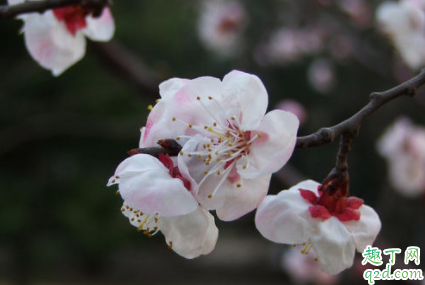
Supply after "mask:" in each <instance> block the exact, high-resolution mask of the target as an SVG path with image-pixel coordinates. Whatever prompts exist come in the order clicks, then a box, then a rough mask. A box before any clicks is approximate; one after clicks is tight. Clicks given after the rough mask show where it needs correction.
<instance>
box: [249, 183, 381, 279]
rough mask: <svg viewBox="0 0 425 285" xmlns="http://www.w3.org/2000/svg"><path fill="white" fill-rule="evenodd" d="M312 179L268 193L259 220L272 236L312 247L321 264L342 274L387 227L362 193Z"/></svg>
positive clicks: (264, 232)
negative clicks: (349, 194)
mask: <svg viewBox="0 0 425 285" xmlns="http://www.w3.org/2000/svg"><path fill="white" fill-rule="evenodd" d="M324 188H325V187H322V186H321V185H320V184H319V183H317V182H315V181H312V180H306V181H303V182H300V183H299V184H297V185H295V186H293V187H291V188H290V189H289V190H284V191H281V192H280V193H279V194H277V195H269V196H267V197H266V198H265V199H264V200H263V202H262V203H261V204H260V206H259V207H258V209H257V214H256V216H255V224H256V226H257V229H258V230H259V232H260V233H261V234H262V235H263V236H264V237H265V238H267V239H269V240H271V241H273V242H277V243H284V244H303V245H304V249H303V250H302V253H308V252H309V250H310V248H311V247H312V248H313V249H314V251H315V253H316V254H317V258H318V264H319V266H320V268H321V269H322V270H323V271H324V272H326V273H328V274H337V273H340V272H341V271H343V270H345V269H346V268H349V267H351V266H352V265H353V260H354V255H355V251H356V249H357V251H359V252H362V251H363V250H364V248H365V247H366V246H367V245H371V244H372V243H373V242H374V240H375V238H376V236H377V235H378V233H379V231H380V229H381V221H380V219H379V217H378V215H377V214H376V212H375V211H374V210H373V209H372V208H371V207H369V206H366V205H363V200H361V199H359V198H357V197H346V196H344V194H343V193H340V189H339V188H336V190H335V191H333V192H329V191H328V188H327V187H326V188H325V189H324Z"/></svg>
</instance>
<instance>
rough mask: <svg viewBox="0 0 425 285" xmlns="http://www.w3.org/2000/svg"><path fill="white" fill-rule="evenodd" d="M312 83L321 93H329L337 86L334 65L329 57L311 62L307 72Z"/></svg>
mask: <svg viewBox="0 0 425 285" xmlns="http://www.w3.org/2000/svg"><path fill="white" fill-rule="evenodd" d="M307 78H308V81H309V82H310V85H311V86H312V87H313V88H314V89H316V90H317V91H319V92H320V93H328V92H330V91H332V89H333V88H334V86H335V72H334V68H333V65H332V64H331V62H330V61H329V60H327V59H323V58H319V59H316V60H315V61H313V62H312V63H311V64H310V67H309V69H308V73H307Z"/></svg>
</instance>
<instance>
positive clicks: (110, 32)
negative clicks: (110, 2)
mask: <svg viewBox="0 0 425 285" xmlns="http://www.w3.org/2000/svg"><path fill="white" fill-rule="evenodd" d="M86 21H87V27H86V28H85V29H84V30H82V32H83V33H84V34H85V35H86V36H87V37H88V38H89V39H91V40H93V41H98V42H107V41H110V40H111V39H112V37H113V36H114V33H115V23H114V18H113V17H112V14H111V11H110V10H109V8H107V7H106V8H104V9H103V12H102V15H101V16H100V17H98V18H94V17H92V16H88V17H87V18H86Z"/></svg>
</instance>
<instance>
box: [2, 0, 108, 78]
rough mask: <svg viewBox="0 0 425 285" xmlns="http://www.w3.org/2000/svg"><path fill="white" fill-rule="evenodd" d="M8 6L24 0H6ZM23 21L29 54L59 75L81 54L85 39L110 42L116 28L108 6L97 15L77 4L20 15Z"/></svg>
mask: <svg viewBox="0 0 425 285" xmlns="http://www.w3.org/2000/svg"><path fill="white" fill-rule="evenodd" d="M8 1H9V4H10V5H15V4H19V3H22V2H24V0H8ZM19 18H20V19H22V20H23V21H24V27H23V32H24V38H25V44H26V46H27V49H28V51H29V53H30V55H31V56H32V57H33V58H34V59H35V60H36V61H37V62H38V63H39V64H40V65H41V66H42V67H44V68H46V69H49V70H51V71H52V73H53V75H54V76H59V75H60V74H62V73H63V72H64V71H65V70H66V69H68V68H69V67H70V66H72V65H73V64H75V63H76V62H78V61H79V60H81V59H82V58H83V57H84V54H85V51H86V39H85V37H88V38H89V39H91V40H93V41H101V42H106V41H109V40H110V39H111V38H112V36H113V34H114V30H115V24H114V19H113V17H112V15H111V12H110V10H109V8H104V10H103V13H102V14H101V16H100V17H99V18H94V17H93V16H91V15H90V13H89V11H87V10H86V9H85V8H83V7H80V6H69V7H65V8H57V9H53V10H48V11H46V12H44V13H43V14H38V13H30V14H25V15H22V16H20V17H19Z"/></svg>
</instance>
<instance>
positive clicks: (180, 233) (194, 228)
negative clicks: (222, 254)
mask: <svg viewBox="0 0 425 285" xmlns="http://www.w3.org/2000/svg"><path fill="white" fill-rule="evenodd" d="M160 223H161V224H160V229H161V231H162V233H163V234H164V236H165V239H166V242H167V244H169V245H170V242H171V243H172V249H173V250H174V251H175V252H176V253H178V254H179V255H181V256H183V257H185V258H189V259H191V258H195V257H198V256H200V255H201V254H208V253H210V252H211V251H212V250H213V249H214V247H215V244H216V242H217V238H218V229H217V227H216V225H215V222H214V217H213V216H212V215H211V214H210V213H209V212H207V211H205V210H204V209H203V208H202V207H198V208H197V210H196V211H194V212H192V213H190V214H188V215H184V216H178V217H169V218H161V220H160Z"/></svg>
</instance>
